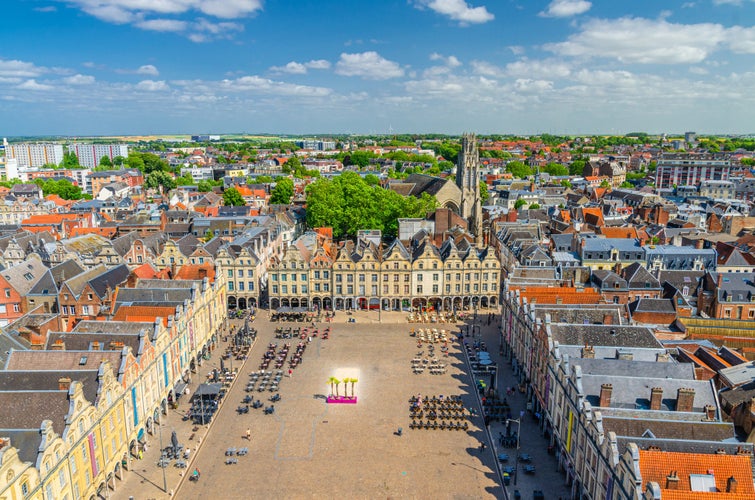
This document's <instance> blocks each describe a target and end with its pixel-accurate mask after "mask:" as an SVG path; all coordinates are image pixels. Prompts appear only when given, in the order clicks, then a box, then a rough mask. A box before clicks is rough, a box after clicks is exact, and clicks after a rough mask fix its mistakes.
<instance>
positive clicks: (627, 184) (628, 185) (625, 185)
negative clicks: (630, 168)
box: [619, 181, 634, 188]
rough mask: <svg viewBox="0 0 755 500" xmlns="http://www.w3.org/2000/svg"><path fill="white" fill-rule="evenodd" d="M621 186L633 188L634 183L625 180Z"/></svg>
mask: <svg viewBox="0 0 755 500" xmlns="http://www.w3.org/2000/svg"><path fill="white" fill-rule="evenodd" d="M619 187H621V188H633V187H634V184H632V183H631V182H627V181H624V182H622V183H621V184H620V185H619Z"/></svg>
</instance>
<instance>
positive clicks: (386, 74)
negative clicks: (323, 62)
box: [336, 51, 404, 80]
mask: <svg viewBox="0 0 755 500" xmlns="http://www.w3.org/2000/svg"><path fill="white" fill-rule="evenodd" d="M336 73H337V74H339V75H342V76H358V77H361V78H364V79H365V80H387V79H389V78H398V77H400V76H404V70H403V69H402V68H401V67H400V66H399V65H398V63H395V62H393V61H389V60H388V59H385V58H384V57H383V56H381V55H380V54H378V53H377V52H374V51H369V52H361V53H357V54H347V53H343V54H341V58H340V59H339V60H338V62H337V63H336Z"/></svg>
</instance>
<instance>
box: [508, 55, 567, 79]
mask: <svg viewBox="0 0 755 500" xmlns="http://www.w3.org/2000/svg"><path fill="white" fill-rule="evenodd" d="M504 72H505V74H506V75H507V76H513V77H519V78H564V77H566V76H569V74H570V73H571V68H570V67H569V65H568V64H566V63H564V62H561V61H555V60H552V59H545V60H529V59H520V60H519V61H515V62H512V63H509V64H507V65H506V68H505V69H504Z"/></svg>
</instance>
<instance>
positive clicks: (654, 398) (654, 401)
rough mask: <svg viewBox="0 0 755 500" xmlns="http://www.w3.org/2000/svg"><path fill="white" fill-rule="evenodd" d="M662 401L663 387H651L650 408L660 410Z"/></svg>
mask: <svg viewBox="0 0 755 500" xmlns="http://www.w3.org/2000/svg"><path fill="white" fill-rule="evenodd" d="M662 401H663V389H662V388H661V387H653V388H652V389H650V409H651V410H660V409H661V402H662Z"/></svg>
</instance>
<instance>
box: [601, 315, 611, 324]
mask: <svg viewBox="0 0 755 500" xmlns="http://www.w3.org/2000/svg"><path fill="white" fill-rule="evenodd" d="M603 324H604V325H612V324H613V315H612V314H604V315H603Z"/></svg>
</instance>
